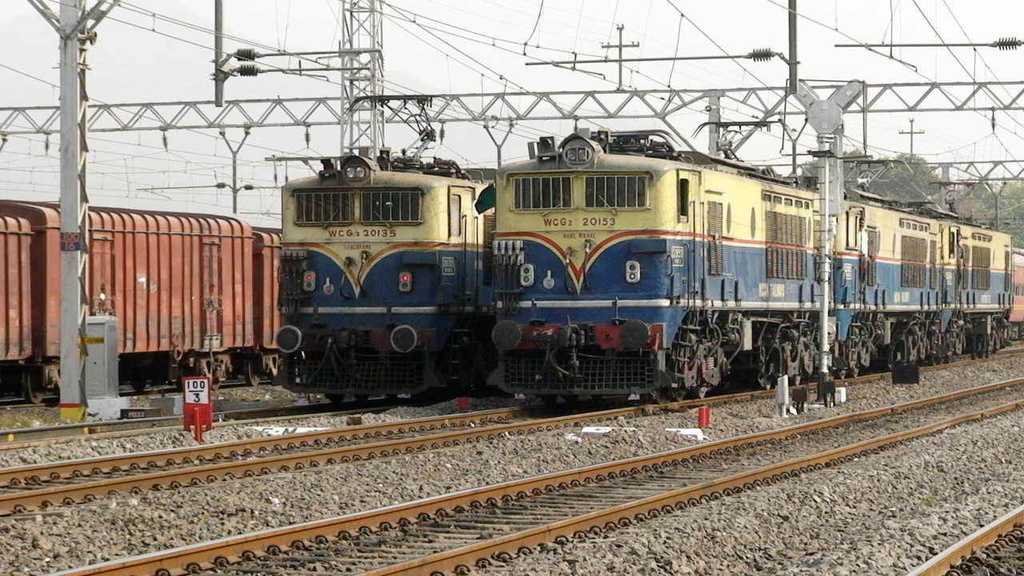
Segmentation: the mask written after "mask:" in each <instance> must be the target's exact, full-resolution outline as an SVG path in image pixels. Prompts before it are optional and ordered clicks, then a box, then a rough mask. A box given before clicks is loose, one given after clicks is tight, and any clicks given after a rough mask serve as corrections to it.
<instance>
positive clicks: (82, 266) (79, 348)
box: [28, 0, 120, 421]
mask: <svg viewBox="0 0 1024 576" xmlns="http://www.w3.org/2000/svg"><path fill="white" fill-rule="evenodd" d="M28 3H29V4H30V5H31V6H32V7H33V8H35V9H36V11H38V12H39V13H40V14H41V15H42V16H43V18H44V19H45V20H46V21H47V23H49V24H50V26H52V27H53V29H54V30H55V31H56V32H57V34H58V35H59V36H60V251H61V252H60V283H61V291H60V365H61V371H60V416H61V419H62V420H65V421H80V420H83V419H84V418H85V410H86V408H87V402H86V395H85V385H86V382H85V354H86V347H85V320H86V317H87V316H88V314H89V299H88V292H87V288H88V287H87V285H86V282H87V279H88V274H87V268H86V265H87V263H88V254H89V246H88V237H89V194H88V188H87V186H86V166H87V155H88V152H89V145H88V143H87V142H86V133H87V131H88V119H89V115H88V108H89V92H88V91H87V90H86V84H85V78H86V70H87V69H88V66H87V65H86V55H87V45H88V44H93V43H95V42H96V27H97V26H98V25H99V23H100V22H101V21H102V20H103V19H104V18H105V17H106V16H107V14H109V13H110V11H111V10H113V9H114V7H116V6H117V5H118V4H119V3H120V0H99V1H98V2H96V4H94V5H93V7H92V8H91V9H89V10H86V8H85V0H63V2H61V5H60V16H59V17H58V16H57V15H55V14H54V13H53V11H52V10H50V8H49V6H47V5H46V3H45V2H44V1H43V0H28Z"/></svg>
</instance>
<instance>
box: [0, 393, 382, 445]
mask: <svg viewBox="0 0 1024 576" xmlns="http://www.w3.org/2000/svg"><path fill="white" fill-rule="evenodd" d="M396 406H398V405H397V404H381V405H378V406H373V405H371V406H367V407H362V408H353V409H350V410H340V411H339V410H336V409H335V408H334V406H333V405H332V404H331V403H329V402H321V403H316V404H302V405H290V406H278V407H271V408H250V409H245V410H222V411H219V412H214V414H213V418H214V421H215V422H230V423H239V424H245V423H248V422H247V421H251V420H260V421H261V422H267V421H273V420H274V419H284V418H295V417H301V416H313V415H334V416H345V415H348V414H365V413H367V412H375V411H378V412H379V411H383V410H388V409H391V408H395V407H396ZM180 426H181V416H159V417H154V418H138V419H134V420H105V421H100V422H83V423H76V424H58V425H54V426H36V427H32V428H8V429H2V430H0V451H3V450H13V449H17V448H23V447H25V446H32V445H37V444H39V443H45V442H47V441H53V440H60V439H63V438H69V437H74V436H93V437H96V438H111V437H116V436H119V435H120V436H123V435H126V434H138V433H146V432H151V431H153V430H159V429H162V428H177V427H180Z"/></svg>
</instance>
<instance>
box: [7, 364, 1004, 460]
mask: <svg viewBox="0 0 1024 576" xmlns="http://www.w3.org/2000/svg"><path fill="white" fill-rule="evenodd" d="M1019 356H1024V352H1022V351H1021V349H1020V347H1014V348H1008V349H1004V350H1001V351H1000V352H997V353H996V354H995V355H993V356H991V357H988V358H980V359H963V360H957V361H954V362H951V363H948V364H937V365H932V366H922V367H921V371H922V372H929V371H933V370H944V369H948V368H957V367H961V366H968V365H971V364H978V363H984V362H993V361H999V360H1006V359H1010V358H1015V357H1019ZM888 375H889V373H888V372H882V373H876V374H865V375H862V376H856V377H852V378H846V379H843V380H839V381H837V383H842V384H859V383H865V382H871V381H875V380H878V379H881V378H884V377H885V376H888ZM773 394H774V392H773V391H770V390H769V391H750V392H739V393H736V394H728V395H723V396H714V397H710V398H705V399H703V400H702V401H701V403H704V404H713V403H718V402H722V401H730V400H735V399H737V398H740V399H742V398H743V397H750V398H758V397H763V396H770V395H773ZM684 403H687V404H692V402H691V401H686V402H684ZM328 406H329V405H328V404H326V403H325V404H321V405H306V406H291V407H281V408H269V409H247V410H233V411H227V412H218V413H215V415H214V416H215V417H219V418H223V419H224V420H225V421H228V422H232V423H240V424H244V423H245V422H244V420H250V419H263V418H267V417H268V416H269V417H270V419H274V418H284V417H302V416H307V415H323V416H332V415H334V416H339V415H346V414H365V413H367V412H379V411H383V410H387V409H390V408H394V407H396V406H395V405H390V404H387V405H383V406H376V407H374V406H369V407H366V408H360V409H353V410H344V411H340V412H328V411H325V410H327V409H328ZM180 425H181V417H180V416H173V417H157V418H142V419H138V420H117V421H105V422H87V423H82V424H61V425H56V426H40V427H35V428H10V429H4V430H0V451H3V450H16V449H19V448H22V447H27V446H34V445H38V444H40V443H46V442H49V441H53V440H60V439H66V438H70V437H75V436H89V437H93V438H109V437H120V436H124V435H131V434H145V433H149V432H153V431H157V430H161V429H167V428H173V427H177V426H180Z"/></svg>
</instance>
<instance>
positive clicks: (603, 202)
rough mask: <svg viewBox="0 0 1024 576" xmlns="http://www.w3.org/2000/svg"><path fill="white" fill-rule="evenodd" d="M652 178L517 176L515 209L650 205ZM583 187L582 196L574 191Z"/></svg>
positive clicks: (590, 175) (640, 206)
mask: <svg viewBox="0 0 1024 576" xmlns="http://www.w3.org/2000/svg"><path fill="white" fill-rule="evenodd" d="M649 181H650V178H649V176H648V175H646V174H612V173H609V174H600V173H598V174H595V173H593V172H590V173H588V174H587V175H584V176H577V175H574V176H562V175H559V176H517V177H514V178H513V179H512V183H513V189H514V191H515V209H516V210H518V211H531V210H543V211H548V210H571V209H573V208H575V207H579V206H582V207H584V208H586V209H588V210H601V209H613V210H617V209H620V208H648V207H649V206H650V198H649V194H648V189H649ZM580 190H582V197H577V198H574V192H575V191H580Z"/></svg>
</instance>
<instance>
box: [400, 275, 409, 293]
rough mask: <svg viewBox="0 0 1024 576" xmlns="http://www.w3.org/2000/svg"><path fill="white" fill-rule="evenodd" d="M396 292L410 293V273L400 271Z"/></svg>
mask: <svg viewBox="0 0 1024 576" xmlns="http://www.w3.org/2000/svg"><path fill="white" fill-rule="evenodd" d="M398 291H399V292H403V293H409V292H412V272H409V271H408V270H402V271H401V272H399V273H398Z"/></svg>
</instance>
